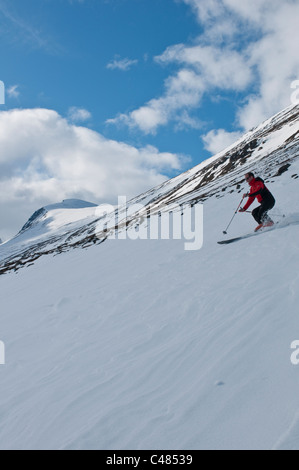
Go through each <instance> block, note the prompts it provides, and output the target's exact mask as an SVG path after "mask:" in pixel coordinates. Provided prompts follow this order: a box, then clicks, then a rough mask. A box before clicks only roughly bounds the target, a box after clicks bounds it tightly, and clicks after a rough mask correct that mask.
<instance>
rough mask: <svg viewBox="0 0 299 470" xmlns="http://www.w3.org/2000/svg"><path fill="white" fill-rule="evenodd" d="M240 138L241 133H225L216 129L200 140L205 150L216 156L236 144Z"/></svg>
mask: <svg viewBox="0 0 299 470" xmlns="http://www.w3.org/2000/svg"><path fill="white" fill-rule="evenodd" d="M241 136H242V133H241V132H227V131H225V130H224V129H217V130H212V131H210V132H208V133H207V134H206V135H204V136H203V138H202V140H203V142H204V146H205V148H206V149H207V150H208V151H209V152H211V153H212V154H213V155H216V154H217V153H219V152H221V151H222V150H224V149H226V148H227V147H229V146H230V145H232V144H233V143H234V142H236V140H238V139H239V138H240V137H241Z"/></svg>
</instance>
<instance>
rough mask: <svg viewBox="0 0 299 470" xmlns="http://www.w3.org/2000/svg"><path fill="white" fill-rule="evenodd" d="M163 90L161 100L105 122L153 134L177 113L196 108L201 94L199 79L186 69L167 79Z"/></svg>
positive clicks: (152, 101)
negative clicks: (121, 124)
mask: <svg viewBox="0 0 299 470" xmlns="http://www.w3.org/2000/svg"><path fill="white" fill-rule="evenodd" d="M165 88H166V92H165V95H164V96H162V97H161V98H159V99H153V100H151V101H149V102H148V103H147V104H146V105H145V106H142V107H141V108H139V109H136V110H134V111H132V112H131V113H130V114H128V115H125V114H121V115H119V116H118V117H117V118H115V119H110V120H108V121H107V122H108V123H121V122H123V123H125V124H127V125H128V126H130V127H139V128H140V129H141V130H142V131H143V132H145V133H146V134H149V133H152V134H153V133H155V132H156V130H157V128H158V127H159V126H161V125H165V124H167V123H168V121H169V120H170V119H176V113H177V112H178V111H184V110H185V109H186V108H188V109H190V108H193V107H196V106H198V103H199V102H200V99H201V97H202V94H203V83H202V80H201V78H200V77H199V76H198V75H197V74H196V73H195V72H194V71H192V70H188V69H182V70H180V71H179V72H178V73H177V75H175V76H173V77H169V78H168V79H167V81H166V83H165ZM185 121H186V116H185Z"/></svg>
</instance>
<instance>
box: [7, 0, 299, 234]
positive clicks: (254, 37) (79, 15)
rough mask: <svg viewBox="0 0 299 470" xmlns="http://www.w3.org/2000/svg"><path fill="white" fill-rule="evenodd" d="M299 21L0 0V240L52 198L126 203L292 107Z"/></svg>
mask: <svg viewBox="0 0 299 470" xmlns="http://www.w3.org/2000/svg"><path fill="white" fill-rule="evenodd" d="M298 17H299V5H298V2H297V1H294V0H283V1H282V0H271V1H270V0H243V1H242V2H240V1H237V0H26V1H24V0H9V1H8V0H0V58H1V62H0V80H2V81H3V82H4V84H5V89H6V102H5V105H0V126H1V128H2V132H1V129H0V167H1V168H0V170H1V175H2V176H1V180H0V189H1V193H2V194H5V197H4V200H2V203H1V204H2V206H1V207H0V217H1V220H3V221H4V222H3V224H4V227H3V229H2V231H1V227H0V236H2V237H4V238H6V237H7V236H10V235H11V234H12V233H13V231H14V230H15V229H16V227H17V226H18V225H20V224H21V217H22V219H24V218H26V217H27V216H29V215H30V214H31V212H32V210H33V209H34V210H35V209H37V208H38V207H40V206H41V205H45V204H47V203H52V202H56V199H58V200H59V199H60V198H61V199H63V198H67V197H80V198H85V199H87V198H88V199H89V200H92V201H93V202H98V203H101V202H112V203H114V202H115V200H116V198H117V196H118V195H119V194H126V195H127V196H128V197H130V196H134V195H136V194H138V192H139V191H140V192H141V191H143V190H146V189H149V188H150V187H151V186H154V185H156V184H158V183H160V182H162V181H163V180H165V179H166V178H169V177H172V176H174V175H176V174H179V173H180V172H181V171H184V170H186V169H188V168H191V167H193V166H194V165H196V164H197V163H199V162H201V161H202V160H204V159H206V158H208V157H209V156H211V155H212V154H215V153H217V152H218V151H220V150H222V149H223V148H225V147H226V146H227V145H229V144H230V143H232V142H233V141H235V140H236V139H237V138H238V137H240V136H241V135H242V134H243V133H244V132H245V131H246V130H248V129H249V128H251V127H253V126H255V125H257V124H259V123H260V122H261V121H262V120H264V119H266V118H268V117H269V116H271V115H272V114H274V113H275V112H278V111H280V110H281V109H282V108H284V107H286V106H288V105H289V104H290V95H291V88H290V86H291V83H292V82H293V81H294V80H296V79H298V78H299V58H298V53H297V45H298V39H299V37H298V31H297V30H298V28H297V19H298ZM53 199H54V200H53ZM8 208H9V210H8ZM20 209H21V211H20ZM20 212H21V213H22V215H20ZM8 213H9V215H8ZM23 221H24V220H22V222H23Z"/></svg>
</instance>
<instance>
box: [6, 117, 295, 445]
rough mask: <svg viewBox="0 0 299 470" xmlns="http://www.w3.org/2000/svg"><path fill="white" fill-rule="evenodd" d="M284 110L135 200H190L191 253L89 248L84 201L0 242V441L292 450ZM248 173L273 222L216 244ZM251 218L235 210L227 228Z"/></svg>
mask: <svg viewBox="0 0 299 470" xmlns="http://www.w3.org/2000/svg"><path fill="white" fill-rule="evenodd" d="M289 113H291V114H292V115H293V116H297V115H298V108H296V109H295V108H292V109H291V110H286V111H285V112H284V113H282V115H280V116H279V118H277V117H276V118H273V120H270V121H269V123H268V122H267V123H266V124H264V125H263V126H261V128H260V129H258V130H257V131H256V132H262V133H263V134H264V135H265V133H266V131H265V129H267V132H268V135H267V138H265V137H264V136H263V137H262V138H263V139H264V141H265V142H264V144H263V146H264V148H263V149H261V150H260V151H259V152H258V148H260V147H261V142H258V147H257V146H256V147H255V150H252V149H251V150H252V151H251V152H249V156H248V153H246V158H245V161H243V160H241V161H240V162H239V161H238V162H237V165H235V166H234V165H232V161H229V162H228V161H227V160H223V162H222V163H221V164H220V165H219V166H218V167H216V168H214V170H213V171H214V174H215V172H216V174H217V178H216V179H213V178H212V177H210V180H209V177H208V178H207V180H208V181H207V184H206V185H204V183H203V181H202V180H203V179H204V178H205V177H207V174H208V175H209V174H211V167H210V166H209V165H210V163H209V162H207V163H206V165H201V167H200V168H198V167H196V168H195V169H193V170H190V171H189V172H187V173H185V174H183V175H181V176H179V177H177V178H175V179H174V180H171V181H170V182H167V183H166V184H164V185H161V186H160V187H159V188H156V189H154V190H152V191H150V192H148V193H146V194H144V195H141V196H140V197H138V198H136V200H138V201H143V202H144V203H147V204H152V206H154V205H155V204H156V205H157V207H158V206H159V204H160V203H162V202H164V201H165V199H168V201H170V202H171V203H173V202H174V201H178V200H179V202H180V203H183V202H184V203H186V202H187V201H190V202H192V203H194V201H195V202H203V201H204V245H203V248H202V249H201V250H199V251H184V242H183V240H175V241H174V240H169V241H166V240H137V241H132V240H129V239H128V240H112V239H109V237H108V239H106V237H105V238H104V239H103V240H105V241H104V242H102V243H100V241H103V240H99V239H97V240H98V242H99V243H94V242H95V240H94V239H93V242H92V243H91V244H89V243H87V241H86V240H87V239H88V241H89V240H91V238H88V237H90V236H91V235H90V233H91V232H90V230H91V228H92V230H93V231H94V230H95V228H96V227H99V224H100V226H101V224H104V220H108V221H109V220H110V219H109V217H110V218H111V214H110V215H108V216H107V217H106V218H101V215H100V216H99V212H98V213H96V214H95V213H94V212H92V211H94V210H95V209H94V208H93V207H88V208H86V209H83V208H78V209H63V211H64V212H62V208H61V207H59V208H52V209H47V210H46V213H45V214H43V215H42V218H41V219H40V220H39V222H38V223H37V224H35V225H34V226H33V227H29V228H28V229H27V230H25V231H24V232H22V233H20V234H19V235H18V236H16V237H15V238H14V239H12V240H11V241H9V242H7V243H5V244H3V245H2V246H1V250H0V256H1V259H2V260H3V262H2V264H3V271H2V272H3V274H4V275H2V276H1V283H0V295H1V313H0V339H1V340H2V341H3V343H4V344H5V353H6V364H5V365H3V366H0V381H1V396H0V416H1V420H0V448H1V449H165V450H166V449H299V418H298V416H299V394H298V374H299V366H295V365H293V364H292V363H291V359H290V358H291V354H292V352H293V351H292V350H291V343H292V342H293V341H294V340H299V328H298V304H299V289H298V286H299V272H298V258H299V246H298V237H299V209H298V175H299V159H298V158H297V157H298V118H297V120H294V121H293V124H292V126H290V124H289V122H288V120H286V119H285V117H286V116H288V115H289ZM296 113H297V114H296ZM277 120H279V122H280V125H279V126H278V127H279V128H278V129H277ZM284 121H285V123H284V124H281V122H284ZM291 127H292V131H290V128H291ZM277 132H279V134H277ZM256 135H257V134H256V133H254V132H253V137H254V138H256ZM278 137H279V138H278ZM291 137H292V138H291ZM247 140H248V137H246V136H245V137H244V141H243V143H242V145H243V149H244V145H245V146H246V145H247ZM274 141H275V146H273V145H272V144H273V142H274ZM239 145H241V144H240V143H239V144H238V146H237V148H239ZM265 148H266V150H265ZM234 151H236V150H235V149H234ZM230 152H231V150H230ZM263 152H264V153H263ZM254 153H255V155H253V154H254ZM223 155H225V152H224V153H223ZM223 155H220V157H219V156H218V157H217V159H216V160H215V159H214V160H213V161H212V164H213V165H214V164H215V162H216V163H217V162H219V158H220V160H221V158H223ZM226 165H230V167H229V168H228V170H227V171H224V166H226ZM285 165H290V166H288V167H287V171H285V170H281V171H280V172H279V169H281V168H283V167H285ZM248 168H249V169H250V170H254V171H256V172H257V173H258V174H259V176H262V177H266V178H267V186H268V187H269V189H270V190H271V191H272V192H273V194H274V196H275V197H276V200H277V205H276V207H275V208H274V209H273V211H272V217H273V219H274V220H275V221H277V222H280V223H279V224H278V225H277V227H276V228H275V229H274V230H270V231H268V232H264V233H261V234H255V235H254V236H252V237H250V238H248V239H246V240H241V241H239V242H238V243H236V244H233V245H227V246H220V245H217V241H218V240H220V239H223V238H224V235H223V234H222V230H223V229H224V228H225V227H226V225H227V223H228V222H229V220H230V218H231V216H232V214H233V212H234V210H235V209H236V207H237V205H238V203H239V202H240V198H241V196H242V194H243V193H244V192H245V191H246V190H247V185H245V183H244V178H243V177H242V175H243V174H244V171H247V170H248ZM285 168H286V167H285ZM209 172H210V173H209ZM276 174H277V175H278V174H280V176H275V175H276ZM200 181H201V186H200V187H198V183H199V182H200ZM232 188H233V189H234V191H233V192H230V191H231V190H232ZM178 198H179V199H178ZM161 201H162V202H161ZM253 207H255V206H253ZM69 210H70V211H74V210H78V211H83V212H82V213H81V214H79V213H77V214H79V215H80V218H77V217H76V216H75V214H74V213H73V214H71V213H69ZM163 210H167V209H165V208H164V209H163ZM96 212H97V211H96ZM120 212H121V210H120ZM283 214H285V215H286V217H285V218H283V217H282V215H283ZM136 220H139V221H141V218H140V217H139V216H136V218H135V223H136ZM95 221H97V222H96V224H95ZM140 223H142V222H140ZM143 223H145V222H143ZM255 225H256V224H255V222H254V221H253V219H252V217H251V215H250V214H246V213H244V214H237V216H236V218H235V220H234V222H233V224H232V226H231V227H230V229H229V232H228V236H229V237H234V236H238V235H243V234H246V233H250V232H251V231H252V230H253V229H254V227H255ZM108 226H109V224H108ZM129 227H130V225H129ZM66 231H67V232H68V233H67V237H66V236H65V232H66ZM71 234H72V235H71ZM74 240H75V241H76V243H78V245H75V244H74ZM79 242H80V243H79ZM67 245H68V246H69V249H67V248H66V247H67ZM76 246H78V247H79V248H80V249H73V248H74V247H76ZM84 246H87V248H86V249H81V248H82V247H84ZM53 247H54V248H55V249H54V250H53V251H51V250H52V248H53ZM60 252H63V253H62V254H61V255H59V256H57V255H58V254H59V253H60ZM30 253H31V255H32V253H33V255H34V256H33V255H32V256H33V259H32V260H31V262H30V256H29V254H30ZM40 254H47V256H37V255H40ZM35 258H36V259H35ZM22 260H23V261H22ZM24 260H25V261H26V262H25V261H24ZM22 263H25V264H24V267H23V268H22V266H23V264H22ZM13 266H14V267H15V269H17V271H16V272H14V271H13ZM21 268H22V269H21Z"/></svg>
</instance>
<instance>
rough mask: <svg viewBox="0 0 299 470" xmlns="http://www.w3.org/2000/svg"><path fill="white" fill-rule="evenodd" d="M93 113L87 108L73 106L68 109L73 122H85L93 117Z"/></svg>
mask: <svg viewBox="0 0 299 470" xmlns="http://www.w3.org/2000/svg"><path fill="white" fill-rule="evenodd" d="M91 117H92V116H91V113H90V112H89V111H87V109H83V108H77V107H76V106H72V107H71V108H70V109H69V111H68V118H69V119H70V120H71V121H72V122H77V123H78V122H85V121H88V120H89V119H91Z"/></svg>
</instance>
